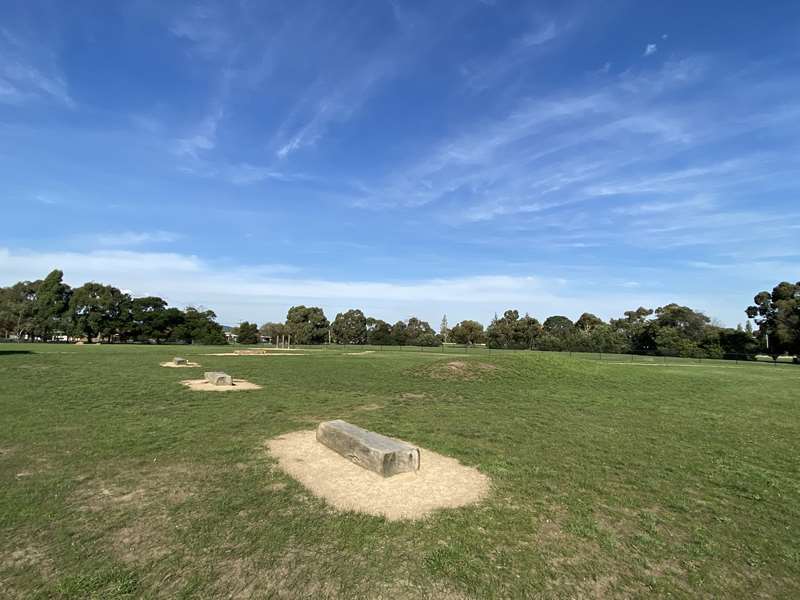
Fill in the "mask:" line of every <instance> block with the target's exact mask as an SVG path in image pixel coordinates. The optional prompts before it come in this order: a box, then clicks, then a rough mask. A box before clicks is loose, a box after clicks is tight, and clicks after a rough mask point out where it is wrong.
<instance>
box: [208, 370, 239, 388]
mask: <svg viewBox="0 0 800 600" xmlns="http://www.w3.org/2000/svg"><path fill="white" fill-rule="evenodd" d="M205 377H206V379H207V380H208V381H209V382H211V383H212V384H214V385H233V377H231V376H230V375H228V374H227V373H220V372H219V371H206V373H205Z"/></svg>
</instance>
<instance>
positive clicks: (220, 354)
mask: <svg viewBox="0 0 800 600" xmlns="http://www.w3.org/2000/svg"><path fill="white" fill-rule="evenodd" d="M305 354H306V353H305V352H281V353H273V352H253V351H247V350H245V351H241V352H213V353H211V354H203V355H202V356H305Z"/></svg>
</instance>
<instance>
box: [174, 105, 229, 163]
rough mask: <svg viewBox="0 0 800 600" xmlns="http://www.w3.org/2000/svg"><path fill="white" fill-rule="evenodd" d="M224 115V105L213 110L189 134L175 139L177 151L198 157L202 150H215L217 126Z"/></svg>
mask: <svg viewBox="0 0 800 600" xmlns="http://www.w3.org/2000/svg"><path fill="white" fill-rule="evenodd" d="M223 116H224V113H223V109H222V107H217V108H216V109H214V110H213V111H211V112H210V113H209V114H208V115H206V116H205V117H204V118H203V120H202V121H201V122H200V124H199V125H198V126H197V127H196V128H195V129H194V130H193V131H192V132H191V133H190V134H189V135H188V136H186V137H182V138H178V139H177V140H175V146H174V149H175V153H176V154H177V155H178V156H183V157H189V158H198V157H199V155H200V154H201V153H202V152H204V151H208V150H213V149H214V147H215V146H216V143H217V128H218V126H219V123H220V121H221V120H222V118H223Z"/></svg>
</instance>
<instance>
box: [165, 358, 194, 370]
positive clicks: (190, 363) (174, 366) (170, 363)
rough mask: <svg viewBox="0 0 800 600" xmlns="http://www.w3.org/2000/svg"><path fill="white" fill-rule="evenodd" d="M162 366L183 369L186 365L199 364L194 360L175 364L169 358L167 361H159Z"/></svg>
mask: <svg viewBox="0 0 800 600" xmlns="http://www.w3.org/2000/svg"><path fill="white" fill-rule="evenodd" d="M159 364H160V365H161V366H162V367H170V368H173V369H184V368H186V367H199V366H200V365H199V364H197V363H196V362H187V363H186V364H185V365H176V364H175V363H174V362H172V361H171V360H170V361H168V362H163V363H159Z"/></svg>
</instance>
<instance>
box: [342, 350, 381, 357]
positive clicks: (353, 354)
mask: <svg viewBox="0 0 800 600" xmlns="http://www.w3.org/2000/svg"><path fill="white" fill-rule="evenodd" d="M345 354H346V355H347V356H364V355H365V354H375V350H364V351H363V352H345Z"/></svg>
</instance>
